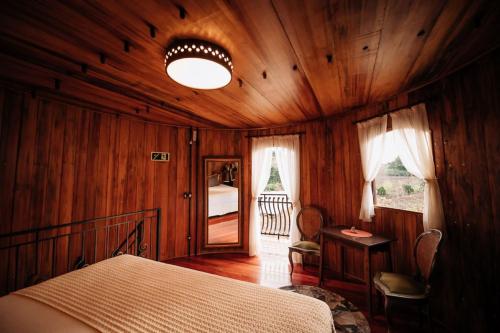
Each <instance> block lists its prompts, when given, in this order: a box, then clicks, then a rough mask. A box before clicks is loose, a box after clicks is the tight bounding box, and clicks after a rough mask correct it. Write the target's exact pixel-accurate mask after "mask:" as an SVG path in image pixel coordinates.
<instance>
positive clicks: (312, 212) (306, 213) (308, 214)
mask: <svg viewBox="0 0 500 333" xmlns="http://www.w3.org/2000/svg"><path fill="white" fill-rule="evenodd" d="M296 223H297V229H298V230H299V233H300V241H298V242H295V243H293V244H292V246H290V247H288V259H289V260H290V267H291V268H290V276H291V275H292V274H293V260H292V254H293V253H294V252H297V253H300V254H301V255H302V256H303V255H304V254H311V255H315V256H318V257H319V256H320V253H321V249H320V245H319V236H320V231H321V228H322V227H323V215H322V214H321V211H320V210H319V209H318V208H315V207H310V206H309V207H304V208H302V209H301V210H300V212H299V214H298V215H297V221H296Z"/></svg>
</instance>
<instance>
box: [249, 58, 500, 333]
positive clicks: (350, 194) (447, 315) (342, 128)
mask: <svg viewBox="0 0 500 333" xmlns="http://www.w3.org/2000/svg"><path fill="white" fill-rule="evenodd" d="M499 60H500V50H496V51H495V52H493V53H491V54H489V55H487V56H485V57H483V58H482V59H480V60H479V61H477V62H475V63H474V64H472V65H469V66H467V67H465V68H464V69H462V70H460V71H458V72H456V73H455V74H453V75H451V76H449V77H447V78H445V79H443V80H441V81H438V82H436V83H434V84H432V85H429V86H426V87H424V88H421V89H418V90H416V91H414V92H411V93H408V94H401V95H398V96H396V97H394V98H393V99H391V100H389V101H388V102H387V104H386V107H384V106H383V105H377V106H369V107H364V108H361V109H358V110H355V111H353V112H349V113H346V114H344V115H341V116H339V117H336V118H331V119H328V120H326V121H316V122H311V123H307V124H301V125H297V126H290V127H286V128H279V129H271V130H260V131H252V132H251V133H252V134H265V135H267V134H286V133H294V132H302V131H304V132H306V134H305V135H303V136H301V201H302V205H303V206H304V205H316V206H319V207H321V208H322V209H323V211H324V213H325V214H326V215H327V219H328V222H329V223H333V224H347V225H351V224H353V225H355V226H356V227H358V228H363V229H367V230H370V231H372V232H376V233H381V234H385V235H388V236H393V237H396V238H397V242H395V243H394V244H393V248H392V253H393V265H394V269H395V270H396V271H397V272H401V273H408V274H411V273H413V272H414V270H415V265H414V263H413V259H412V256H413V253H412V249H413V246H414V241H415V238H416V237H417V235H418V234H419V233H421V232H422V231H423V226H422V214H419V213H413V212H406V211H401V210H396V209H387V208H376V217H375V218H374V221H373V223H366V222H360V221H359V219H358V216H359V206H360V202H361V194H362V186H363V177H362V173H361V160H360V153H359V143H358V138H357V130H356V126H355V125H354V124H353V121H355V120H361V119H365V118H367V117H370V116H374V115H377V114H382V113H383V112H385V111H387V109H389V110H395V109H397V108H399V107H405V106H408V105H413V104H416V103H418V102H422V101H423V102H426V105H427V109H428V115H429V123H430V127H431V131H432V136H433V148H434V154H435V163H436V173H437V177H438V179H439V184H440V187H441V191H442V197H443V203H444V209H445V214H446V237H445V241H444V245H443V247H442V251H441V256H440V259H439V261H438V264H437V268H436V271H435V279H434V291H433V293H434V301H433V304H432V305H433V307H432V312H433V314H434V315H435V319H436V320H438V321H440V322H442V324H443V325H444V326H445V327H446V328H448V329H449V330H451V331H459V332H461V331H468V332H470V331H475V332H483V331H484V332H486V331H489V329H491V327H490V325H493V323H495V322H498V320H500V318H499V311H500V298H499V297H498V295H500V286H499V284H498V281H500V266H499V262H500V261H499V260H498V258H499V257H500V246H499V245H498V244H500V225H499V221H498V216H499V215H498V214H499V212H498V205H499V203H500V202H499V201H500V195H499V192H498V188H499V186H500V172H499V170H500V168H499V167H498V166H499V165H500V140H499V137H500V136H499V135H498V132H497V131H498V128H500V124H499V115H500V94H499V93H498V91H499V90H500V82H499V81H500V61H499ZM248 151H251V150H250V148H249V150H248ZM327 253H328V256H329V260H328V264H329V266H330V269H331V270H332V271H333V272H338V270H339V267H338V262H339V260H338V259H339V258H338V255H339V251H337V249H335V248H334V247H333V246H331V245H329V246H328V251H327ZM346 256H347V259H346V270H347V272H348V276H350V277H352V278H356V277H362V274H363V266H362V262H363V261H362V253H361V252H358V251H353V250H350V251H347V253H346ZM384 260H385V258H383V257H382V256H381V255H377V256H375V258H374V259H373V262H372V264H373V267H374V271H376V270H380V269H384V268H385V267H387V266H386V264H387V263H386V262H385V261H384Z"/></svg>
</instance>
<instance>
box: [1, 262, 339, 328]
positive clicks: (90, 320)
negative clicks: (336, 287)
mask: <svg viewBox="0 0 500 333" xmlns="http://www.w3.org/2000/svg"><path fill="white" fill-rule="evenodd" d="M332 330H333V320H332V316H331V312H330V309H329V307H328V305H327V304H326V303H324V302H322V301H319V300H317V299H314V298H311V297H307V296H303V295H299V294H295V293H291V292H287V291H282V290H278V289H271V288H267V287H262V286H258V285H255V284H252V283H248V282H243V281H237V280H233V279H229V278H225V277H220V276H216V275H212V274H207V273H203V272H198V271H194V270H190V269H187V268H183V267H178V266H173V265H168V264H164V263H160V262H156V261H152V260H149V259H144V258H140V257H134V256H130V255H121V256H118V257H115V258H111V259H108V260H105V261H101V262H99V263H97V264H94V265H91V266H89V267H86V268H83V269H80V270H77V271H73V272H70V273H68V274H64V275H61V276H59V277H56V278H54V279H51V280H48V281H45V282H43V283H40V284H38V285H36V286H32V287H29V288H25V289H22V290H19V291H17V292H15V293H13V294H10V295H8V296H5V297H2V298H0V331H1V332H63V331H65V332H70V331H71V332H95V331H100V332H271V333H272V332H332Z"/></svg>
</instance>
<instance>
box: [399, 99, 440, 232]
mask: <svg viewBox="0 0 500 333" xmlns="http://www.w3.org/2000/svg"><path fill="white" fill-rule="evenodd" d="M391 118H392V129H393V131H394V132H395V133H394V134H395V136H396V140H397V141H398V146H399V149H398V150H399V152H398V153H399V157H400V158H401V162H402V163H403V165H404V166H405V167H406V169H407V170H408V171H409V172H410V173H412V174H413V175H415V176H416V177H418V178H421V179H424V180H425V187H424V211H423V224H424V230H428V229H430V228H436V229H442V227H443V223H444V213H443V205H442V202H441V193H440V191H439V184H438V181H437V178H436V172H435V169H434V157H433V154H432V140H431V133H430V129H429V123H428V120H427V112H426V109H425V104H418V105H416V106H413V107H411V108H409V109H404V110H401V111H398V112H395V113H392V114H391Z"/></svg>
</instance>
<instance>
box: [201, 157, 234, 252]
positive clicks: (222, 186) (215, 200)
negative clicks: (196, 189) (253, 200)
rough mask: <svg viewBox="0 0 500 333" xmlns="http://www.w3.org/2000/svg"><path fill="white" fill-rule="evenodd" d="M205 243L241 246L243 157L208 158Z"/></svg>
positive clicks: (205, 173) (205, 162)
mask: <svg viewBox="0 0 500 333" xmlns="http://www.w3.org/2000/svg"><path fill="white" fill-rule="evenodd" d="M204 175H205V182H204V184H205V219H204V222H205V223H204V224H205V246H206V247H221V246H239V245H241V230H242V226H241V223H242V218H241V159H240V158H237V157H205V158H204Z"/></svg>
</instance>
